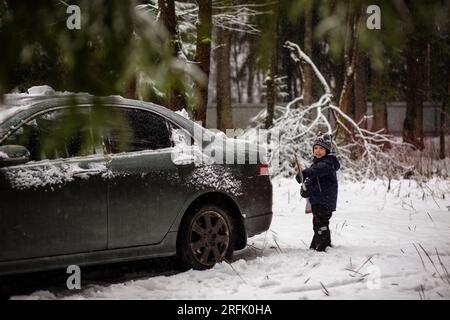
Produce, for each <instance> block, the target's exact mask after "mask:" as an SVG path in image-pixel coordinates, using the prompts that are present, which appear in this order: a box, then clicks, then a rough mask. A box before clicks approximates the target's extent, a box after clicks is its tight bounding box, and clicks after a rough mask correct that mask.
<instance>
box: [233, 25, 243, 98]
mask: <svg viewBox="0 0 450 320" xmlns="http://www.w3.org/2000/svg"><path fill="white" fill-rule="evenodd" d="M231 39H232V42H233V46H232V47H233V64H234V72H235V76H236V79H235V81H236V93H237V98H238V103H241V101H242V93H241V80H240V75H239V60H238V55H239V52H240V51H241V48H240V45H239V36H238V33H237V32H235V33H234V34H232V36H231Z"/></svg>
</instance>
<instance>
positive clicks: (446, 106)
mask: <svg viewBox="0 0 450 320" xmlns="http://www.w3.org/2000/svg"><path fill="white" fill-rule="evenodd" d="M447 77H448V80H447V98H446V99H445V98H444V99H445V100H444V102H443V103H442V109H441V117H440V118H441V121H440V122H441V123H440V129H439V146H440V148H439V158H440V159H445V133H446V132H447V126H446V122H447V121H446V118H447V117H448V115H449V114H448V113H447V112H448V110H449V109H450V108H449V98H450V72H448V73H447Z"/></svg>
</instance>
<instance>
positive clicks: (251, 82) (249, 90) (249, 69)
mask: <svg viewBox="0 0 450 320" xmlns="http://www.w3.org/2000/svg"><path fill="white" fill-rule="evenodd" d="M248 44H249V59H248V64H247V65H248V66H247V72H248V74H247V76H248V78H247V102H248V103H252V102H253V86H254V83H255V81H254V79H253V78H254V76H255V72H254V57H255V50H256V49H255V44H254V41H252V39H251V38H250V41H249V42H248Z"/></svg>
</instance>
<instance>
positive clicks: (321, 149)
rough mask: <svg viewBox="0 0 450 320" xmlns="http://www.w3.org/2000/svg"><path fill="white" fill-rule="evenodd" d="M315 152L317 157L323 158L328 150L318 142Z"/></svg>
mask: <svg viewBox="0 0 450 320" xmlns="http://www.w3.org/2000/svg"><path fill="white" fill-rule="evenodd" d="M313 153H314V156H316V158H322V157H323V156H325V155H326V154H327V150H325V148H324V147H322V146H319V145H318V144H316V145H315V146H314V149H313Z"/></svg>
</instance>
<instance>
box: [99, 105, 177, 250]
mask: <svg viewBox="0 0 450 320" xmlns="http://www.w3.org/2000/svg"><path fill="white" fill-rule="evenodd" d="M109 114H110V115H111V117H113V118H114V119H115V120H114V121H110V123H108V124H106V123H104V124H103V125H104V128H105V129H106V131H107V132H106V133H105V135H107V136H108V142H109V145H108V147H109V149H110V153H111V154H110V158H111V160H110V162H109V165H108V168H109V169H110V171H111V177H110V179H109V185H108V204H109V210H108V247H109V248H121V247H127V246H138V245H147V244H155V243H158V242H160V241H161V240H162V239H163V238H164V236H165V234H166V233H167V232H168V230H169V228H170V226H171V225H172V223H173V221H174V219H175V217H176V215H177V213H178V212H179V210H180V209H181V206H182V205H183V203H184V199H185V197H186V186H185V184H183V183H182V180H181V177H180V174H179V168H177V166H176V165H175V164H174V163H173V162H172V160H171V152H172V150H173V148H172V142H171V139H170V131H169V128H168V125H167V121H166V120H165V119H164V118H162V117H161V116H159V115H157V114H155V113H152V112H150V111H147V110H141V109H134V108H113V111H110V112H109Z"/></svg>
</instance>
